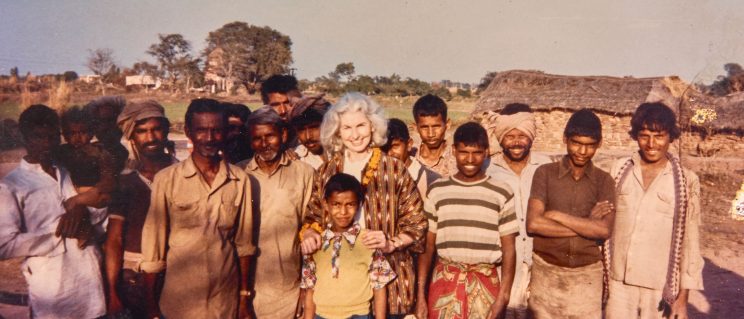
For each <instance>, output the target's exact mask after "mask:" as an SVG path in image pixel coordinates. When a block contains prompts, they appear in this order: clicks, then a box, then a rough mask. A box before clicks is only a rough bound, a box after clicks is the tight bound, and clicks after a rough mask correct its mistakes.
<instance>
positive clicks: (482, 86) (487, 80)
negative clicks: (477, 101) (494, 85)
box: [476, 71, 498, 94]
mask: <svg viewBox="0 0 744 319" xmlns="http://www.w3.org/2000/svg"><path fill="white" fill-rule="evenodd" d="M497 74H498V73H497V72H493V71H492V72H487V73H486V75H484V76H483V78H482V79H481V81H480V83H478V89H477V90H476V92H477V93H478V94H480V93H481V92H483V91H485V90H486V89H487V88H488V86H489V85H491V82H492V81H493V79H494V78H495V77H496V75H497Z"/></svg>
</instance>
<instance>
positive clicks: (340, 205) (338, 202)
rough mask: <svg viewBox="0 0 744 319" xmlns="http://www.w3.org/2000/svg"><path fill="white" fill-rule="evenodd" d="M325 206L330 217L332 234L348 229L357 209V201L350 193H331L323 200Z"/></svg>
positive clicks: (353, 194)
mask: <svg viewBox="0 0 744 319" xmlns="http://www.w3.org/2000/svg"><path fill="white" fill-rule="evenodd" d="M325 204H326V209H327V210H328V212H329V214H330V216H331V223H332V224H331V225H332V226H331V230H332V231H334V232H341V231H345V230H346V229H348V228H349V226H351V224H352V223H353V222H354V215H356V213H357V210H358V209H359V199H358V198H357V196H356V194H355V193H354V192H352V191H343V192H333V193H331V196H328V198H326V199H325Z"/></svg>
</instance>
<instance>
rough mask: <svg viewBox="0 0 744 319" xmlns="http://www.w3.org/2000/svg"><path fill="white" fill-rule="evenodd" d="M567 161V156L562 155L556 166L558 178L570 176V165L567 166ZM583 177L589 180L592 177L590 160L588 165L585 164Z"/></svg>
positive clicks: (592, 164) (592, 168)
mask: <svg viewBox="0 0 744 319" xmlns="http://www.w3.org/2000/svg"><path fill="white" fill-rule="evenodd" d="M568 161H569V159H568V155H563V158H562V159H561V162H560V164H559V165H558V178H563V177H564V176H566V175H570V174H571V173H572V170H571V164H569V163H568ZM584 175H585V176H586V177H589V178H591V177H592V176H594V163H593V162H592V161H591V160H589V163H586V167H585V168H584Z"/></svg>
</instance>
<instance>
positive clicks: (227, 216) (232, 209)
mask: <svg viewBox="0 0 744 319" xmlns="http://www.w3.org/2000/svg"><path fill="white" fill-rule="evenodd" d="M239 211H240V205H238V204H236V203H235V200H233V199H225V198H223V199H222V203H221V205H220V217H219V218H220V219H219V220H218V221H217V226H218V227H219V228H220V229H221V230H226V231H229V230H232V229H233V228H234V227H235V226H236V224H237V219H236V218H237V215H238V212H239Z"/></svg>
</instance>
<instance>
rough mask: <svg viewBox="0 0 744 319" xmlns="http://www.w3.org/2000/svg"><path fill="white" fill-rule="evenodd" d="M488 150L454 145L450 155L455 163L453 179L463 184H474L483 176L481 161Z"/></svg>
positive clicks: (475, 146) (476, 146)
mask: <svg viewBox="0 0 744 319" xmlns="http://www.w3.org/2000/svg"><path fill="white" fill-rule="evenodd" d="M487 151H488V149H487V148H484V147H481V146H478V145H465V144H463V143H457V144H455V147H453V148H452V153H454V155H455V161H456V162H457V173H456V174H455V177H457V179H459V180H461V181H463V182H474V181H478V180H480V179H482V178H483V177H484V176H485V172H483V169H482V167H483V161H485V160H486V154H487V153H488V152H487Z"/></svg>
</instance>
